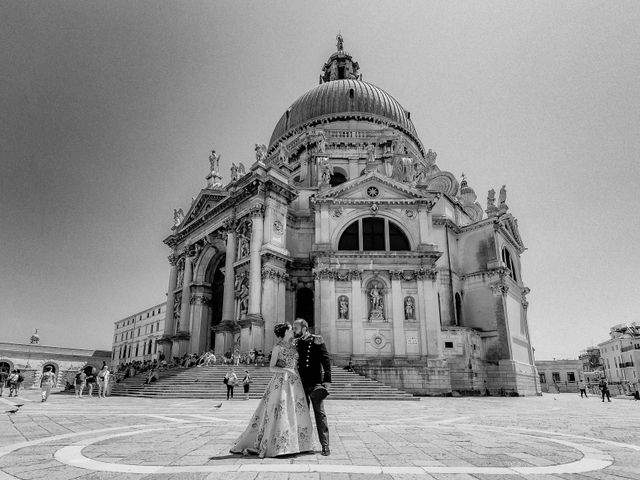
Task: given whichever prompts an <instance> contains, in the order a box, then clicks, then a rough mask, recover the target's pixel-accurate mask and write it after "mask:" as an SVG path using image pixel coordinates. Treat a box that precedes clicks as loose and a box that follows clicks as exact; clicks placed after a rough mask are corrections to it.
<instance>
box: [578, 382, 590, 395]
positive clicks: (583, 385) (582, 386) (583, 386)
mask: <svg viewBox="0 0 640 480" xmlns="http://www.w3.org/2000/svg"><path fill="white" fill-rule="evenodd" d="M578 388H579V389H580V398H582V396H583V395H584V398H589V397H587V384H586V383H584V380H580V381H579V382H578Z"/></svg>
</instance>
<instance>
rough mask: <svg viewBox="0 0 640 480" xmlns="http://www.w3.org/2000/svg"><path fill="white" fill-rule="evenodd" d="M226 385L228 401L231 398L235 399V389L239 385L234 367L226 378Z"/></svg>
mask: <svg viewBox="0 0 640 480" xmlns="http://www.w3.org/2000/svg"><path fill="white" fill-rule="evenodd" d="M224 383H225V385H227V400H229V398H233V387H235V386H236V383H238V376H237V375H236V374H235V372H234V371H233V367H231V368H230V369H229V371H228V372H227V374H226V375H225V376H224Z"/></svg>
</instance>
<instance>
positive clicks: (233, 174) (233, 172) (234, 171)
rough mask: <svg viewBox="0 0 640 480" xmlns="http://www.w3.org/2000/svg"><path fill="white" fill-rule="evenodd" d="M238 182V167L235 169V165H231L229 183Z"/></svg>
mask: <svg viewBox="0 0 640 480" xmlns="http://www.w3.org/2000/svg"><path fill="white" fill-rule="evenodd" d="M236 180H238V167H236V164H235V163H232V164H231V181H232V182H235V181H236Z"/></svg>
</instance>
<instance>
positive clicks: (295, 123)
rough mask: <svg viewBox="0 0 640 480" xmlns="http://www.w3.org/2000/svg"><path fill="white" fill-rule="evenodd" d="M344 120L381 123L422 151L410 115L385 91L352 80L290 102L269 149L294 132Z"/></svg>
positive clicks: (335, 82) (332, 83)
mask: <svg viewBox="0 0 640 480" xmlns="http://www.w3.org/2000/svg"><path fill="white" fill-rule="evenodd" d="M347 119H356V120H369V121H374V122H375V121H383V122H385V123H388V124H389V125H390V126H391V127H393V128H397V129H398V130H400V131H402V132H403V133H405V134H407V135H408V136H410V137H411V138H412V139H413V140H414V141H415V142H416V143H417V144H418V145H419V146H420V149H422V144H421V142H420V140H419V139H418V135H417V134H416V130H415V127H414V126H413V123H412V122H411V119H410V118H409V112H407V111H406V110H405V109H404V108H402V105H400V104H399V103H398V101H397V100H396V99H395V98H393V97H392V96H391V95H389V94H388V93H387V92H385V91H384V90H382V89H380V88H378V87H376V86H375V85H372V84H370V83H366V82H363V81H361V80H354V79H341V80H333V81H330V82H326V83H322V84H320V85H318V86H317V87H315V88H312V89H311V90H309V91H308V92H307V93H305V94H304V95H302V96H301V97H300V98H298V99H297V100H296V101H295V102H293V104H292V105H291V107H289V108H288V109H287V111H286V112H285V113H284V115H282V117H281V118H280V120H279V121H278V123H277V125H276V127H275V129H274V130H273V134H272V135H271V140H270V141H269V148H270V149H271V147H273V146H274V145H275V144H276V143H278V142H279V141H280V140H281V139H284V138H286V137H288V136H290V135H291V134H293V133H294V132H295V130H296V129H299V128H304V127H309V126H312V125H315V124H318V123H321V122H326V121H331V120H347Z"/></svg>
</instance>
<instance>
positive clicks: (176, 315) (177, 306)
mask: <svg viewBox="0 0 640 480" xmlns="http://www.w3.org/2000/svg"><path fill="white" fill-rule="evenodd" d="M181 310H182V297H177V298H176V299H175V302H174V304H173V320H174V322H175V324H176V332H179V331H180V311H181Z"/></svg>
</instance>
